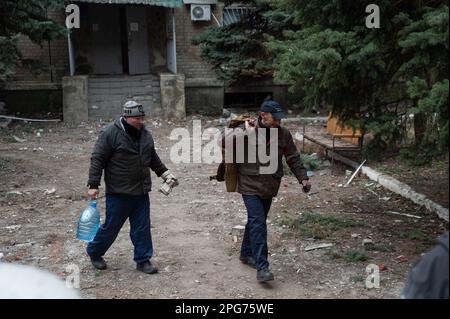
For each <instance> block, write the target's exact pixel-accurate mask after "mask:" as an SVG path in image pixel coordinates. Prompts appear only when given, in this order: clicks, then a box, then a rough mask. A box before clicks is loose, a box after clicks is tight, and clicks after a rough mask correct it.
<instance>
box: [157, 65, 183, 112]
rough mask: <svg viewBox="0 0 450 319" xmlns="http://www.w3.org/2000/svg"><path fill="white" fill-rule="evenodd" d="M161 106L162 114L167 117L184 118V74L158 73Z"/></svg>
mask: <svg viewBox="0 0 450 319" xmlns="http://www.w3.org/2000/svg"><path fill="white" fill-rule="evenodd" d="M160 82H161V83H160V85H161V108H162V111H163V116H164V117H165V118H167V119H169V118H175V119H179V120H184V119H185V118H186V106H185V92H184V82H185V76H184V74H170V73H163V74H161V75H160Z"/></svg>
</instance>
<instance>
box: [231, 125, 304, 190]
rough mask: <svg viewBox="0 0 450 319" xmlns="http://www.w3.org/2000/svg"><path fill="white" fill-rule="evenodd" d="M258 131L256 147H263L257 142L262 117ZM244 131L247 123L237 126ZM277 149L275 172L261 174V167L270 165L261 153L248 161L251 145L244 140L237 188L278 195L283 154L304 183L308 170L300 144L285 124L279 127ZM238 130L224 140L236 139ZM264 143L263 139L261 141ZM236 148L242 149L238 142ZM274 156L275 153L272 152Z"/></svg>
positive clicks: (256, 126) (268, 150)
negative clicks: (264, 160)
mask: <svg viewBox="0 0 450 319" xmlns="http://www.w3.org/2000/svg"><path fill="white" fill-rule="evenodd" d="M254 125H255V128H256V129H255V132H256V144H257V147H261V143H260V142H259V141H258V138H257V136H258V134H257V133H258V130H259V129H264V128H265V127H264V126H263V124H262V123H261V118H259V119H258V120H257V121H255V123H254ZM238 127H239V128H240V129H241V130H242V131H241V132H244V131H245V123H243V124H241V125H239V126H238ZM277 129H278V148H277V154H276V155H274V158H275V159H278V160H277V162H278V166H277V168H276V172H275V173H273V174H261V172H260V168H261V167H262V166H267V165H268V164H266V165H264V164H262V163H261V161H260V159H259V157H258V155H257V156H256V158H257V160H256V163H249V159H248V146H249V140H248V139H247V138H246V139H244V149H245V153H244V162H243V163H237V164H236V168H237V188H236V191H237V192H238V193H240V194H243V195H259V196H261V197H275V196H277V194H278V190H279V188H280V184H281V178H282V177H283V175H284V173H283V161H282V159H283V156H284V157H285V159H286V162H287V164H288V166H289V168H290V169H291V171H292V172H293V173H294V175H295V176H296V178H297V179H298V181H299V182H300V183H301V182H302V181H303V180H307V179H308V177H307V174H306V169H305V168H304V167H303V165H302V163H301V161H300V154H299V152H298V150H297V147H296V146H295V144H294V141H293V138H292V135H291V133H290V132H289V130H288V129H286V128H284V127H281V126H280V127H278V128H277ZM237 134H238V133H236V132H235V133H234V135H235V136H231V135H230V134H228V136H227V135H225V137H224V141H225V140H227V139H228V141H230V139H231V138H233V140H234V143H236V141H237V138H236V136H237ZM269 137H270V136H269V134H267V138H266V144H265V145H263V147H265V148H266V153H265V154H270V143H273V142H274V141H271V140H270V138H269ZM261 142H263V141H261ZM235 146H236V147H237V149H239V145H235ZM271 155H272V154H271Z"/></svg>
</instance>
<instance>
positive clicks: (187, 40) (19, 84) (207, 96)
mask: <svg viewBox="0 0 450 319" xmlns="http://www.w3.org/2000/svg"><path fill="white" fill-rule="evenodd" d="M73 4H76V5H77V7H78V8H79V17H80V19H79V21H80V25H79V28H72V29H70V31H69V30H68V34H67V38H63V39H58V40H54V41H51V42H49V43H46V44H45V45H44V46H42V47H39V46H37V45H35V44H33V43H32V42H31V41H30V40H29V39H27V38H26V37H22V38H21V39H20V43H19V48H20V49H21V52H22V53H23V55H24V58H34V59H38V60H40V61H41V62H42V63H43V64H44V66H45V68H44V70H41V71H40V72H39V73H37V74H32V73H31V72H30V71H28V70H25V69H22V68H18V69H17V72H16V74H15V77H14V79H13V81H11V82H9V83H8V84H7V86H6V88H5V90H3V91H2V93H1V95H0V100H4V101H5V102H6V105H7V108H8V110H10V108H11V106H12V107H13V108H14V110H15V111H19V112H20V111H22V112H26V113H30V112H33V111H38V110H48V111H55V110H58V109H59V110H61V109H63V116H64V120H65V121H69V122H80V121H85V120H95V119H105V120H106V119H110V118H114V117H116V116H118V115H119V114H120V111H121V107H122V105H123V103H124V102H125V101H126V100H129V99H134V100H137V101H139V102H141V103H142V104H143V105H144V108H145V109H146V111H147V113H148V114H150V115H151V116H158V117H166V118H172V117H175V118H184V117H185V116H186V114H192V113H200V114H207V115H217V114H221V113H222V109H223V107H224V106H227V105H226V104H227V103H226V101H236V100H239V96H240V95H242V96H245V95H246V96H249V95H251V96H253V97H254V98H255V99H256V100H255V103H259V102H260V101H259V100H261V99H262V98H263V95H264V94H273V95H275V97H277V96H278V99H281V100H282V99H283V97H284V94H285V88H283V87H274V86H273V84H272V83H263V84H261V85H260V84H251V85H249V86H248V87H240V88H225V87H224V84H223V82H222V81H219V80H218V79H217V78H216V75H215V72H214V70H213V69H212V67H211V66H210V65H208V64H207V63H206V62H205V61H203V60H202V59H201V57H200V51H199V48H198V47H197V46H195V45H193V44H192V38H193V37H194V36H195V35H197V34H199V33H201V32H203V31H204V30H205V28H208V27H220V26H221V25H223V20H224V16H223V9H224V5H223V4H222V3H220V2H218V1H217V0H79V1H74V2H73ZM49 17H51V18H52V19H53V20H55V21H57V22H58V23H61V24H64V23H65V20H66V12H64V10H59V11H49ZM258 99H259V100H258ZM247 100H249V99H248V98H247ZM30 101H32V103H30ZM250 101H251V98H250ZM230 103H231V102H230ZM230 103H229V104H230ZM231 104H233V103H231ZM236 105H237V104H236ZM247 105H248V104H247ZM255 106H256V105H255Z"/></svg>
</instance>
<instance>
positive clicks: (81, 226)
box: [77, 200, 100, 242]
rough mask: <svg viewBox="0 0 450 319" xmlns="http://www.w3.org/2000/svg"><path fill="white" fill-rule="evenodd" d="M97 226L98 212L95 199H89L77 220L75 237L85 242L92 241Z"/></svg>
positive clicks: (98, 220) (98, 222) (98, 225)
mask: <svg viewBox="0 0 450 319" xmlns="http://www.w3.org/2000/svg"><path fill="white" fill-rule="evenodd" d="M99 227H100V212H99V211H98V209H97V201H96V200H91V201H90V202H89V206H88V207H87V208H86V209H85V210H84V211H83V212H82V213H81V216H80V220H79V221H78V227H77V239H79V240H83V241H86V242H91V241H93V240H94V237H95V235H96V234H97V230H98V229H99Z"/></svg>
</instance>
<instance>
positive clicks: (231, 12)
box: [223, 6, 251, 26]
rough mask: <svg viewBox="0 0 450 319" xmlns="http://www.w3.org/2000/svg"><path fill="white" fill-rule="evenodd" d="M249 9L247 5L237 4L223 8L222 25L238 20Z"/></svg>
mask: <svg viewBox="0 0 450 319" xmlns="http://www.w3.org/2000/svg"><path fill="white" fill-rule="evenodd" d="M250 10H251V8H249V7H237V6H232V7H225V8H223V26H227V25H230V24H233V23H236V22H239V21H240V20H241V19H242V18H244V17H245V16H247V15H248V14H249V12H250Z"/></svg>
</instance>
